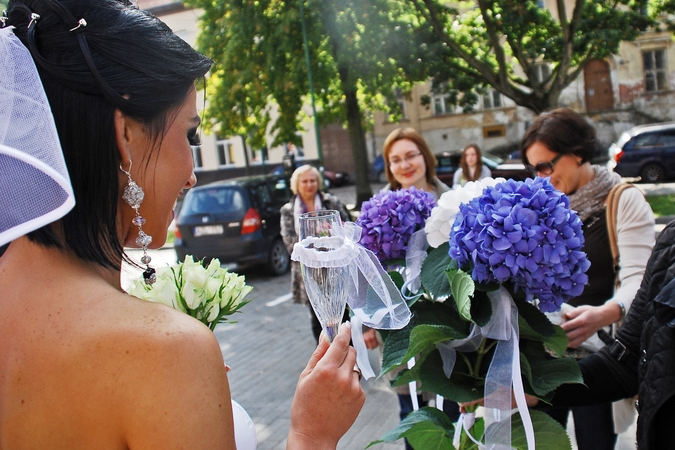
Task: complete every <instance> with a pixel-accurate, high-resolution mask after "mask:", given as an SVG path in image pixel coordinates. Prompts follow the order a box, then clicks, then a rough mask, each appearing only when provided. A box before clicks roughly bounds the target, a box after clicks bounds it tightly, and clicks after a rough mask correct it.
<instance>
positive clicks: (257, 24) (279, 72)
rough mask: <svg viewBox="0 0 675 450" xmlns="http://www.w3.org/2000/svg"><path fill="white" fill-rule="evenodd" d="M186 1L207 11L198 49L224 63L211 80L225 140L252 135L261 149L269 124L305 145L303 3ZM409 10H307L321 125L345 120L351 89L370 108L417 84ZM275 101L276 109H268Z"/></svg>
mask: <svg viewBox="0 0 675 450" xmlns="http://www.w3.org/2000/svg"><path fill="white" fill-rule="evenodd" d="M186 3H187V4H189V5H191V6H195V7H199V8H203V10H204V14H203V15H202V16H201V18H200V28H201V33H200V34H199V36H198V40H197V47H198V49H199V50H200V51H202V52H204V53H205V54H207V55H208V56H210V57H211V58H213V59H214V61H215V62H216V65H215V67H214V69H213V71H212V74H211V77H210V78H209V80H208V83H207V92H208V95H209V105H208V109H207V117H208V118H209V122H210V125H211V126H212V127H215V128H216V130H220V132H221V133H223V134H247V135H249V136H251V137H252V138H253V139H254V140H255V144H257V145H264V135H265V130H266V127H268V126H270V125H271V126H272V130H274V131H276V132H277V135H276V139H275V143H277V144H279V143H283V142H296V143H298V144H299V142H297V141H298V137H297V135H296V131H297V130H298V129H299V127H300V120H301V119H302V117H303V115H302V114H301V109H302V107H303V105H304V104H307V102H306V100H307V98H306V97H307V95H308V93H309V84H308V78H307V67H306V62H305V53H304V44H303V37H302V26H301V18H300V14H299V9H298V3H297V2H296V1H288V2H279V1H274V0H259V1H255V2H249V1H246V2H241V1H238V2H231V1H226V0H215V1H211V0H186ZM407 8H408V6H407V5H405V4H404V3H399V4H397V3H394V2H389V1H387V0H366V1H352V0H340V1H337V2H329V1H327V0H323V1H319V2H312V3H306V4H305V5H304V11H305V16H306V17H305V19H306V24H307V28H308V30H307V34H308V40H309V51H310V57H311V61H312V76H313V80H314V85H315V92H316V97H317V104H318V107H319V110H320V118H321V122H322V123H324V124H328V123H333V122H335V120H339V121H346V120H347V111H346V103H345V89H351V88H353V89H357V90H358V92H359V94H358V98H359V100H360V102H361V105H360V106H361V108H362V109H363V108H364V107H365V106H367V107H368V108H369V109H373V108H375V109H384V108H386V109H388V106H387V104H386V101H385V99H386V97H387V96H389V97H391V96H392V89H393V87H394V86H403V87H404V88H405V87H409V86H410V83H411V79H412V78H415V77H417V78H419V77H420V76H421V70H420V67H418V64H417V62H416V61H417V58H416V53H415V52H416V48H415V45H414V44H415V43H416V42H417V40H418V39H417V38H416V37H415V36H416V34H417V32H416V31H415V29H414V28H413V27H412V24H413V23H414V20H413V17H412V16H411V14H410V12H409V11H406V9H407ZM411 77H412V78H411ZM415 79H416V78H415ZM270 101H272V102H274V103H276V105H277V107H278V108H276V109H275V108H270V107H269V102H270ZM277 114H278V118H276V120H275V121H274V123H272V122H273V117H274V116H275V115H277ZM255 144H254V145H255Z"/></svg>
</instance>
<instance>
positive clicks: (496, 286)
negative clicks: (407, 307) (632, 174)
mask: <svg viewBox="0 0 675 450" xmlns="http://www.w3.org/2000/svg"><path fill="white" fill-rule="evenodd" d="M425 231H426V233H427V238H428V241H429V244H430V245H431V246H432V248H431V249H430V251H428V256H427V257H426V259H425V261H424V263H423V265H422V269H421V275H420V282H421V286H420V288H419V290H418V291H417V292H416V297H419V298H420V299H421V300H419V301H417V302H415V303H414V304H413V305H411V310H412V312H413V317H412V319H411V321H410V323H409V324H408V325H407V326H406V327H405V328H403V329H402V330H397V331H390V332H386V333H383V334H384V359H383V368H382V371H383V373H386V372H387V371H389V370H392V369H393V368H395V367H398V366H400V365H401V364H402V363H404V362H405V361H408V360H409V359H410V358H411V357H413V356H415V355H417V359H418V361H417V364H416V365H415V366H414V367H412V368H411V369H409V370H405V371H403V372H401V373H400V374H398V376H397V378H396V379H395V381H394V382H393V383H394V385H400V384H405V383H409V382H411V381H419V382H421V389H423V390H425V391H430V392H434V393H436V394H437V395H439V396H442V397H443V398H447V399H450V400H453V401H457V402H472V401H475V400H479V399H484V403H485V411H484V412H485V414H484V418H480V419H476V417H475V415H474V414H473V412H470V413H468V414H463V415H462V417H461V418H460V421H459V422H458V423H457V425H456V426H455V425H454V424H452V423H450V421H449V420H448V418H447V416H445V415H444V414H443V413H442V412H441V411H439V410H437V409H435V408H429V407H427V408H422V409H420V410H419V411H415V412H413V413H412V414H410V415H409V416H408V417H407V418H406V419H405V420H404V421H403V422H401V424H400V425H399V426H398V427H397V428H396V429H394V430H392V431H390V432H389V433H387V435H385V436H384V437H383V438H382V441H393V440H396V439H400V438H403V437H405V438H407V439H408V441H409V442H410V443H411V445H412V446H413V447H414V448H416V449H418V450H419V449H425V448H453V447H454V448H477V447H478V446H482V445H485V447H486V448H489V449H502V448H504V449H508V448H517V449H529V450H534V448H535V437H536V442H537V445H549V446H550V448H556V449H563V448H571V444H570V441H569V438H568V437H567V434H566V433H565V430H564V429H563V428H562V427H561V426H560V425H559V424H558V423H557V422H555V421H554V420H553V419H551V418H550V417H549V416H547V415H546V414H544V413H540V412H538V411H532V412H531V413H530V412H528V409H527V406H526V403H525V396H524V394H525V393H527V394H529V395H532V396H534V397H537V398H538V399H540V400H542V401H544V402H546V401H548V400H550V399H551V398H552V396H553V394H554V391H555V389H556V388H557V387H558V386H560V385H561V384H563V383H580V382H581V373H580V371H579V368H578V366H577V364H576V362H575V361H574V360H573V359H570V358H563V357H562V356H563V354H564V352H565V349H566V347H567V337H566V335H565V333H564V331H563V330H562V329H561V328H560V327H557V326H554V325H553V324H551V323H550V322H549V321H548V319H547V318H546V316H545V315H544V314H543V312H550V311H556V310H559V309H560V306H561V305H562V304H563V303H564V302H565V301H567V300H568V299H570V298H572V297H574V296H576V295H579V294H580V293H581V292H582V290H583V288H584V286H585V284H586V283H587V281H588V279H587V276H586V274H585V272H586V271H587V270H588V267H589V266H590V263H589V261H588V260H587V259H586V255H585V253H584V252H583V251H581V248H582V247H583V243H584V238H583V234H582V229H581V221H580V219H579V217H578V216H577V215H576V213H575V212H574V211H572V210H570V207H569V199H568V198H567V196H565V195H564V194H562V193H561V192H558V191H556V190H555V189H554V188H553V186H552V185H551V183H550V182H549V180H548V179H543V178H535V179H528V180H526V181H524V182H516V181H513V180H508V181H507V180H504V179H497V180H492V179H486V180H481V181H479V182H471V183H467V184H466V185H465V186H464V187H462V188H457V189H455V190H452V191H449V192H446V193H445V194H443V196H441V198H440V199H439V201H438V206H436V208H434V209H433V211H432V213H431V216H430V217H429V219H428V220H427V222H426V226H425ZM408 288H409V286H408ZM542 311H543V312H542ZM551 355H555V356H556V357H555V358H552V357H551ZM513 397H515V400H516V403H517V406H518V411H519V413H518V414H514V411H513V410H512V398H513ZM470 409H475V408H470ZM512 417H513V421H512ZM378 442H381V441H378ZM373 444H375V443H373Z"/></svg>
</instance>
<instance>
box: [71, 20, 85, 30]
mask: <svg viewBox="0 0 675 450" xmlns="http://www.w3.org/2000/svg"><path fill="white" fill-rule="evenodd" d="M86 26H87V21H86V20H84V18H82V19H80V20H78V21H77V26H76V27H75V28H71V29H70V31H75V30H77V29H78V28H80V27H82V28H80V31H84V27H86ZM80 31H78V33H79V32H80Z"/></svg>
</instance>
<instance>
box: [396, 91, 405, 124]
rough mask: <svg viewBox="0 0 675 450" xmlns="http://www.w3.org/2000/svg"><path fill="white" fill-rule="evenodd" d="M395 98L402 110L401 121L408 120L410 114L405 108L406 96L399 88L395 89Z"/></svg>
mask: <svg viewBox="0 0 675 450" xmlns="http://www.w3.org/2000/svg"><path fill="white" fill-rule="evenodd" d="M394 98H395V99H396V103H398V107H399V109H400V110H401V119H407V118H408V112H407V111H406V107H405V96H404V95H403V92H401V90H400V89H399V88H396V89H394Z"/></svg>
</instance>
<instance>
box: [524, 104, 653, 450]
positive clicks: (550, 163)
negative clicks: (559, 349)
mask: <svg viewBox="0 0 675 450" xmlns="http://www.w3.org/2000/svg"><path fill="white" fill-rule="evenodd" d="M596 145H597V143H596V136H595V129H594V128H593V127H592V126H591V125H590V124H589V123H588V122H587V121H586V120H585V119H584V118H583V117H581V116H580V115H579V114H577V113H575V112H574V111H572V110H570V109H566V108H560V109H556V110H553V111H551V112H548V113H544V114H542V115H540V116H539V117H537V118H536V120H535V121H534V123H533V124H532V126H530V128H529V129H528V130H527V131H526V133H525V136H524V137H523V140H522V143H521V146H520V151H521V155H522V159H523V162H524V163H525V164H526V165H527V167H528V168H530V170H531V171H532V172H533V174H534V175H538V176H540V177H550V180H551V183H552V184H553V186H555V188H556V189H558V190H559V191H562V192H564V193H565V194H567V195H568V196H569V198H570V206H571V208H572V209H573V210H575V211H577V213H578V214H579V217H580V218H581V220H582V222H583V224H584V225H583V230H584V238H585V244H584V251H585V252H586V254H587V255H588V259H589V260H590V261H591V267H590V269H589V271H588V278H589V282H588V285H587V286H586V288H585V289H584V293H583V294H582V295H580V296H579V297H576V298H574V299H572V300H570V301H569V303H568V304H569V305H571V307H568V306H567V305H565V306H564V308H563V310H562V312H561V315H560V317H558V318H557V319H558V320H559V321H560V322H562V323H561V326H562V328H563V329H564V330H565V332H566V333H567V338H568V339H569V344H568V345H569V348H568V356H573V357H575V358H577V359H580V358H583V357H585V356H588V355H589V354H590V353H593V352H595V351H597V350H598V348H600V347H602V346H604V345H605V344H604V342H603V341H601V340H600V339H598V338H597V337H598V332H599V331H600V330H603V329H604V330H609V327H610V326H611V325H613V324H616V323H618V322H620V321H622V320H623V318H624V316H625V315H626V311H627V310H628V309H629V308H630V306H631V303H632V301H633V298H634V297H635V294H636V292H637V291H638V288H639V287H640V283H641V281H642V277H643V275H644V273H645V267H646V265H647V260H648V259H649V255H650V253H651V250H652V247H653V246H654V215H653V213H652V210H651V208H650V206H649V204H648V203H647V201H646V200H645V198H644V196H643V195H642V193H641V192H640V191H639V190H638V189H626V190H625V191H623V192H622V193H621V194H620V197H619V203H618V209H617V217H616V237H617V244H618V250H619V266H618V267H617V268H616V269H615V268H614V262H613V258H612V251H611V247H610V236H609V233H610V230H609V229H608V226H607V225H608V223H607V219H606V200H607V196H608V194H609V191H610V189H612V187H613V186H615V185H616V184H618V183H621V177H620V176H619V175H617V174H615V173H613V172H610V171H608V170H607V169H606V168H605V167H603V166H599V165H592V164H591V158H592V156H593V153H594V149H595V148H596ZM615 270H616V272H615ZM617 283H618V284H619V285H620V287H618V288H617V287H616V286H617ZM600 335H602V336H604V337H605V340H607V341H609V339H607V337H608V336H607V335H604V334H603V333H602V332H600ZM589 338H590V339H589ZM541 409H543V410H545V411H546V412H547V413H549V414H550V415H551V416H552V417H553V418H555V419H556V420H558V422H560V423H561V424H562V425H563V426H565V425H566V422H567V416H568V414H569V411H570V408H566V407H562V408H561V407H553V408H551V407H541ZM571 411H572V413H573V415H574V426H575V432H576V437H577V443H578V446H579V449H580V450H585V449H592V450H603V449H613V448H614V445H615V443H616V438H617V432H621V431H623V429H622V428H624V429H625V428H627V427H628V426H629V425H630V420H629V423H627V424H625V426H624V427H621V426H619V424H618V423H617V424H616V425H615V424H614V420H613V414H612V404H611V403H606V404H603V405H598V406H583V407H574V408H571Z"/></svg>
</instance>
